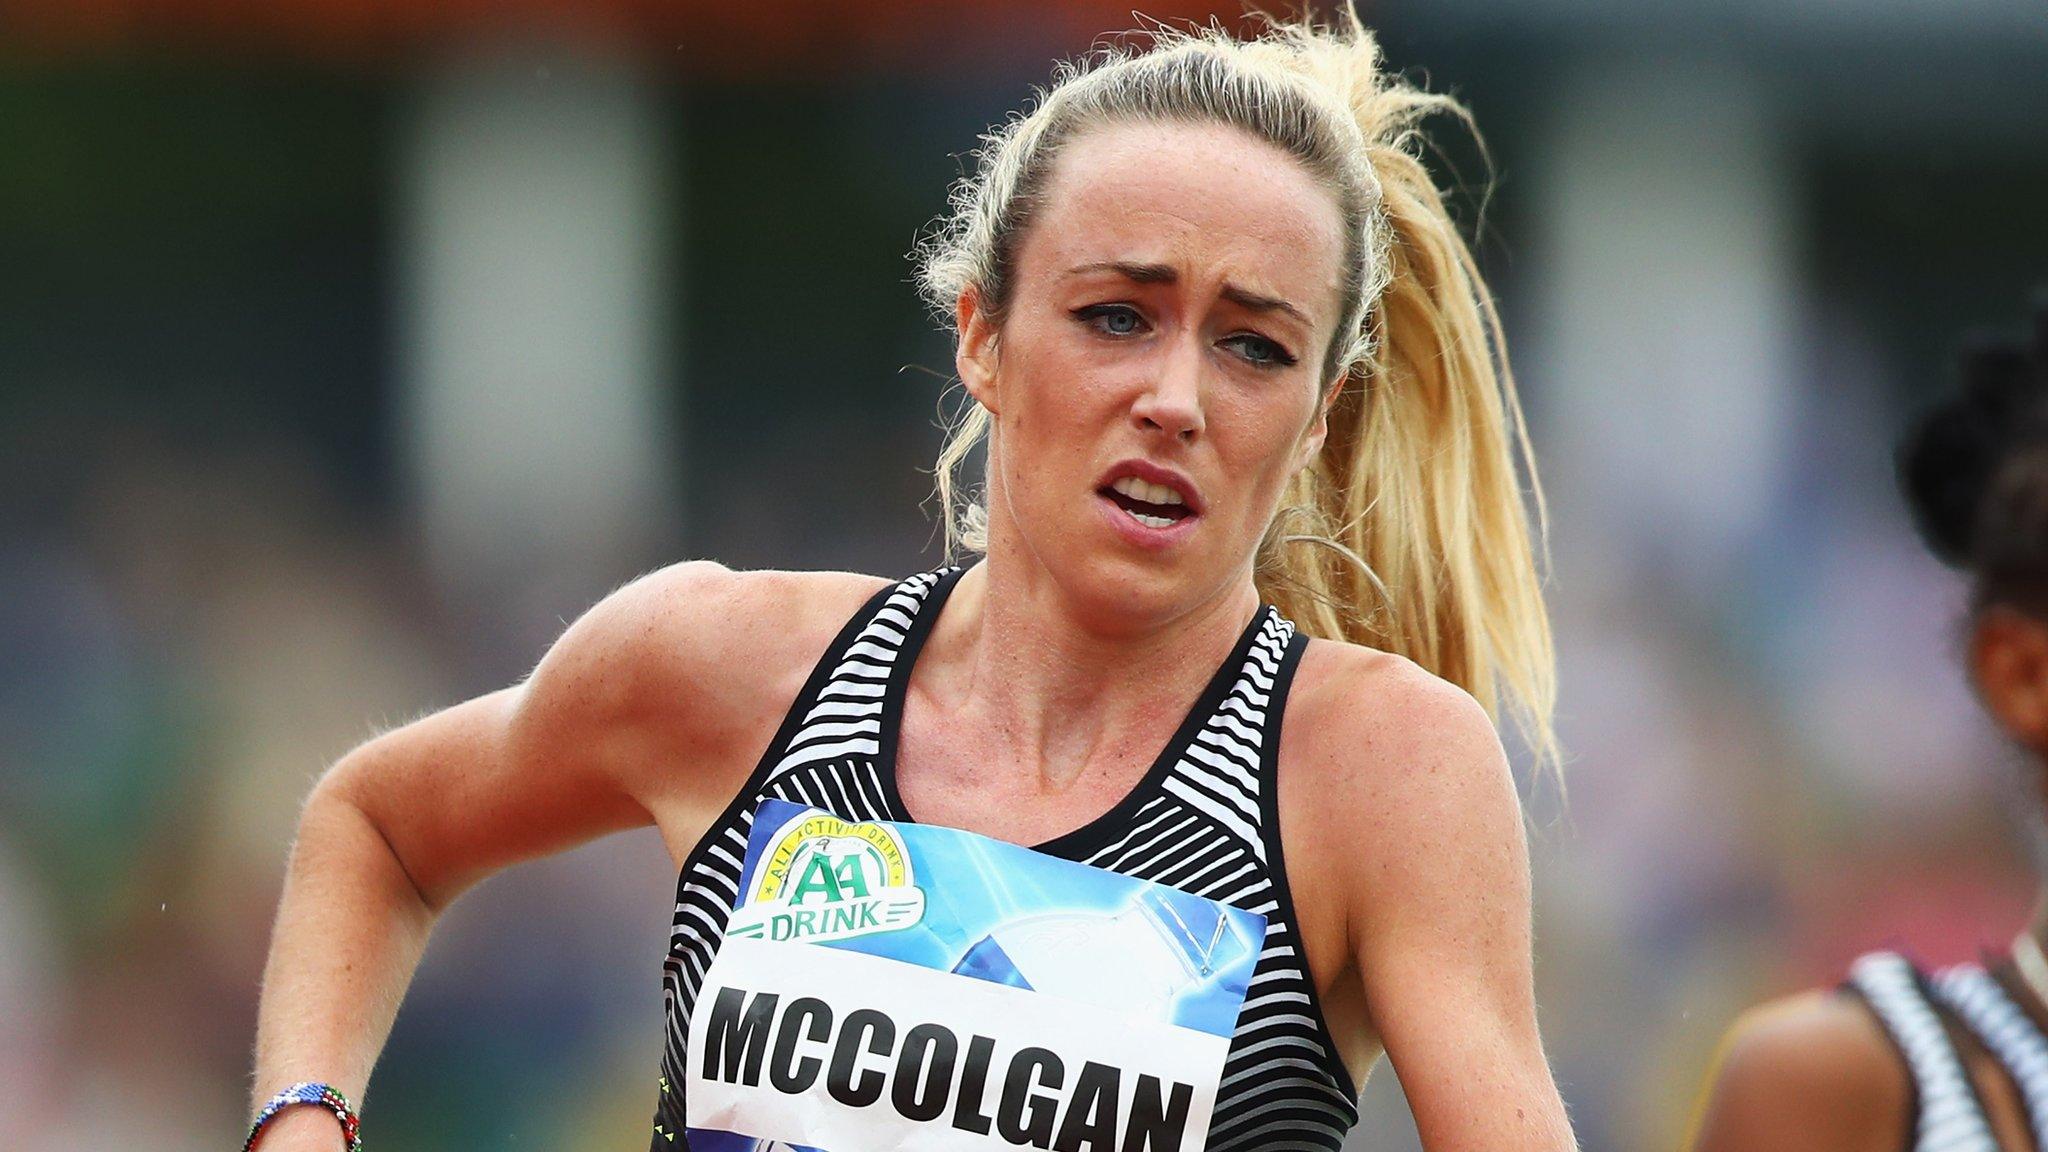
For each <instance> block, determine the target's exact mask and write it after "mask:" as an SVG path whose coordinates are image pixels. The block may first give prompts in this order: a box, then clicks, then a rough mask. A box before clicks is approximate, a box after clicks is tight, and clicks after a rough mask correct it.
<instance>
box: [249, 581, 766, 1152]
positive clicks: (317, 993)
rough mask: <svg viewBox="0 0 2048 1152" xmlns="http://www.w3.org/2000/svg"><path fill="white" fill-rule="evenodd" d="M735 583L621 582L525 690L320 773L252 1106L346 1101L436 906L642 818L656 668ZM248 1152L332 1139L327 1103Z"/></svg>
mask: <svg viewBox="0 0 2048 1152" xmlns="http://www.w3.org/2000/svg"><path fill="white" fill-rule="evenodd" d="M734 579H736V577H734V576H733V575H732V574H730V573H726V572H724V570H723V569H719V568H717V567H716V566H712V565H685V566H681V567H680V568H677V569H671V570H669V571H668V572H664V573H659V574H656V575H655V576H651V577H648V578H646V579H645V580H642V581H640V582H638V583H636V584H635V585H632V586H629V587H628V588H626V589H623V590H621V591H620V592H618V593H615V594H614V595H613V596H612V597H610V598H608V599H607V600H606V601H605V602H604V603H603V604H600V605H599V606H598V607H596V608H594V609H592V610H591V612H590V613H589V614H587V615H586V616H585V617H584V618H583V619H581V620H579V621H578V622H577V623H576V624H575V625H573V626H572V627H571V628H570V629H569V630H568V631H567V632H566V633H564V634H563V636H562V638H561V639H560V640H559V641H557V643H556V644H555V646H554V648H553V649H552V650H551V651H550V652H549V653H548V655H547V657H546V658H545V659H544V660H543V661H542V662H541V664H540V666H539V667H538V668H537V669H536V670H535V671H534V673H533V675H532V676H531V677H530V678H529V679H528V680H527V681H526V682H525V683H524V684H522V685H519V686H517V687H513V688H507V689H504V690H502V691H499V692H494V693H491V694H490V695H487V696H483V697H479V698H477V699H475V700H471V701H469V702H467V703H464V704H459V705H456V706H455V707H452V708H449V709H447V710H446V711H443V712H439V713H437V714H435V715H432V716H428V717H426V718H425V719H422V720H419V721H416V722H414V723H411V724H408V725H406V726H404V727H402V728H399V729H396V730H394V731H391V732H388V733H385V734H384V735H382V736H379V737H377V738H376V739H374V740H372V741H370V742H369V743H367V744H364V745H363V746H362V747H360V748H357V749H356V750H355V751H353V752H351V753H349V754H348V755H347V756H345V757H343V758H342V759H341V761H339V762H338V763H337V764H335V765H334V767H333V768H332V769H330V770H329V771H328V772H327V774H326V775H325V776H324V777H323V778H322V779H321V781H320V782H319V784H318V785H317V786H316V787H315V788H314V790H313V793H312V795H311V797H310V798H309V799H308V800H307V802H306V805H305V809H304V811H303V813H302V815H301V817H300V821H299V828H298V836H297V840H296V843H295V845H294V847H293V849H292V855H291V863H290V866H289V868H288V871H287V875H286V880H285V888H284V895H283V898H282V900H281V902H280V904H279V907H278V913H277V921H276V925H275V928H274V930H273V934H272V938H271V947H270V956H269V960H268V962H267V964H266V965H265V968H264V976H263V998H262V1004H261V1007H260V1010H259V1013H258V1021H257V1043H256V1071H255V1082H254V1085H253V1093H254V1097H255V1103H256V1104H258V1105H260V1104H261V1103H262V1102H263V1101H264V1100H266V1099H268V1098H269V1096H270V1095H271V1094H272V1093H274V1092H276V1091H278V1090H279V1089H281V1088H283V1087H284V1086H286V1085H288V1084H291V1083H293V1082H296V1081H300V1080H317V1081H324V1082H326V1083H330V1084H333V1085H334V1086H335V1087H337V1088H339V1089H341V1090H342V1091H343V1092H344V1093H346V1094H348V1095H349V1097H350V1098H351V1099H352V1100H355V1101H357V1102H358V1104H360V1101H361V1097H362V1094H363V1091H364V1089H365V1087H366V1085H367V1083H368V1080H369V1076H370V1069H371V1066H372V1065H373V1064H374V1063H375V1062H376V1058H377V1055H378V1053H379V1052H380V1051H381V1049H382V1048H383V1045H384V1041H385V1039H386V1037H387V1035H388V1034H389V1032H390V1030H391V1025H392V1021H393V1018H394V1016H395V1015H396V1013H397V1010H398V1004H399V1001H400V1000H401V999H402V998H403V996H404V994H405V989H406V987H407V985H408V984H409V983H410V982H411V979H412V975H413V972H414V970H415V968H416V967H417V965H418V963H419V960H420V956H421V953H422V951H423V950H424V948H425V946H426V941H427V936H428V933H429V930H430V929H431V927H432V925H433V923H434V921H435V919H436V918H437V916H438V915H439V914H440V912H441V910H442V909H444V908H446V907H447V906H448V904H449V903H450V902H451V901H453V900H454V899H455V898H456V896H457V895H459V894H460V893H461V892H462V891H464V890H465V889H467V888H468V887H470V886H471V885H473V884H475V883H476V882H477V881H478V880H481V879H482V878H484V877H485V876H487V875H489V874H490V873H492V872H495V871H497V870H499V869H501V868H504V867H506V866H507V865H510V864H513V863H516V862H518V861H521V860H527V859H532V858H535V857H538V856H543V855H547V854H549V853H553V852H559V851H563V850H565V849H568V848H570V847H573V846H575V845H577V844H580V843H583V842H585V841H588V840H591V839H593V838H595V837H597V836H600V835H603V834H605V833H608V832H613V831H617V830H621V829H625V828H631V827H636V826H642V825H645V824H647V823H649V822H650V820H651V816H650V813H649V809H648V807H647V806H646V804H645V802H644V796H643V795H642V793H643V792H644V790H645V789H644V784H643V782H642V781H641V780H640V779H639V778H638V776H636V769H637V770H638V771H641V772H644V768H642V767H639V766H643V765H646V764H649V763H664V762H666V763H673V762H674V761H673V760H670V759H667V758H666V757H665V756H664V753H665V752H668V751H672V750H673V749H672V748H670V747H668V746H671V745H673V744H674V743H675V742H676V741H677V740H678V734H679V733H681V734H685V735H686V734H687V732H688V729H689V725H688V723H687V720H688V717H687V716H681V715H675V714H673V713H672V711H671V710H672V709H674V708H675V707H677V705H676V704H675V703H674V702H676V701H679V700H681V699H683V698H684V695H685V694H684V693H682V692H680V691H671V690H669V689H670V688H672V687H674V686H673V685H671V684H668V683H666V681H668V680H669V679H670V678H671V677H672V676H673V675H674V674H675V673H676V669H675V668H674V667H672V666H671V665H669V664H665V663H663V661H664V660H667V659H672V656H671V655H670V653H672V652H673V651H674V650H675V648H676V647H677V645H676V644H672V643H670V641H675V640H678V639H679V638H682V639H687V634H688V632H689V625H690V617H691V615H692V614H693V612H699V609H700V608H701V609H702V610H704V611H708V610H711V609H716V608H718V607H720V606H721V605H720V604H719V600H720V598H721V593H722V590H723V585H724V584H726V583H729V582H731V581H732V580H734ZM693 606H699V607H698V608H693ZM700 614H701V612H700ZM678 617H680V618H678ZM651 640H652V641H656V642H654V643H650V641H651ZM261 1146H262V1148H263V1150H264V1152H314V1150H319V1152H331V1150H334V1149H339V1148H340V1147H341V1146H342V1144H341V1137H340V1130H339V1127H338V1126H337V1125H336V1124H335V1123H334V1120H333V1118H332V1117H331V1116H327V1115H324V1114H322V1113H320V1112H319V1111H318V1110H316V1109H311V1108H295V1109H291V1110H289V1111H288V1112H287V1113H286V1114H285V1115H283V1116H281V1117H279V1118H278V1119H277V1120H276V1121H274V1122H273V1123H272V1125H271V1126H270V1127H269V1128H268V1129H267V1130H266V1132H265V1135H264V1138H263V1141H262V1145H261Z"/></svg>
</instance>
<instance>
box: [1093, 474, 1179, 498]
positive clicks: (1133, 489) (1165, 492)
mask: <svg viewBox="0 0 2048 1152" xmlns="http://www.w3.org/2000/svg"><path fill="white" fill-rule="evenodd" d="M1110 487H1111V488H1113V489H1115V490H1116V491H1118V492H1121V493H1123V494H1124V495H1126V496H1129V497H1130V498H1131V499H1133V500H1143V501H1144V502H1145V503H1147V504H1185V503H1187V501H1186V500H1183V499H1182V498H1181V494H1180V493H1178V492H1176V491H1174V490H1173V489H1171V488H1169V487H1167V486H1166V485H1164V484H1150V483H1147V482H1145V481H1143V480H1140V479H1138V478H1137V477H1136V476H1126V477H1124V478H1123V479H1121V480H1118V481H1117V482H1116V483H1114V484H1112V485H1110Z"/></svg>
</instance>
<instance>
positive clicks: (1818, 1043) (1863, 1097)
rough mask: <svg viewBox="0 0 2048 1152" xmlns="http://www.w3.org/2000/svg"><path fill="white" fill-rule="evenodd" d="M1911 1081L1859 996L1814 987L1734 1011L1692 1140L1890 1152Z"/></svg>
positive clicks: (1704, 1151) (1708, 1151)
mask: <svg viewBox="0 0 2048 1152" xmlns="http://www.w3.org/2000/svg"><path fill="white" fill-rule="evenodd" d="M1911 1095H1912V1086H1911V1083H1910V1082H1909V1080H1908V1079H1907V1075H1906V1069H1905V1066H1904V1065H1903V1064H1902V1063H1901V1061H1900V1060H1899V1058H1898V1056H1897V1054H1896V1053H1895V1052H1894V1050H1893V1048H1892V1046H1891V1042H1890V1040H1889V1039H1887V1038H1886V1036H1885V1034H1884V1031H1883V1028H1882V1027H1881V1026H1880V1025H1879V1024H1878V1022H1877V1020H1876V1019H1875V1018H1874V1017H1873V1016H1872V1015H1871V1014H1870V1011H1869V1009H1867V1008H1865V1007H1864V1006H1863V1004H1862V1002H1861V1001H1859V1000H1857V999H1855V998H1853V997H1851V996H1848V995H1845V994H1842V993H1838V992H1831V991H1812V992H1804V993H1801V994H1799V995H1796V996H1790V997H1787V998H1785V999H1783V1000H1777V1001H1773V1002H1771V1003H1768V1004H1765V1005H1762V1006H1760V1007H1757V1008H1753V1009H1751V1010H1749V1011H1748V1012H1745V1013H1744V1014H1743V1015H1742V1016H1741V1017H1739V1018H1738V1019H1737V1020H1736V1021H1735V1023H1734V1025H1733V1026H1731V1027H1730V1028H1729V1030H1728V1034H1727V1036H1726V1038H1725V1039H1723V1040H1722V1042H1721V1050H1720V1053H1719V1055H1718V1056H1717V1058H1716V1060H1715V1067H1714V1070H1713V1072H1712V1073H1711V1075H1710V1077H1709V1080H1708V1087H1707V1089H1706V1095H1705V1097H1704V1098H1703V1099H1702V1101H1701V1105H1700V1115H1699V1122H1698V1125H1697V1135H1696V1138H1695V1140H1694V1144H1693V1147H1694V1148H1695V1149H1698V1150H1700V1152H1713V1150H1719V1149H1735V1148H1744V1149H1751V1148H1753V1149H1760V1150H1763V1152H1774V1150H1780V1149H1786V1150H1791V1149H1797V1150H1801V1152H1805V1150H1813V1152H1837V1150H1839V1152H1866V1150H1868V1152H1893V1150H1894V1149H1897V1148H1899V1147H1902V1146H1903V1143H1904V1141H1905V1138H1906V1126H1907V1124H1908V1122H1909V1116H1908V1113H1909V1112H1910V1109H1911Z"/></svg>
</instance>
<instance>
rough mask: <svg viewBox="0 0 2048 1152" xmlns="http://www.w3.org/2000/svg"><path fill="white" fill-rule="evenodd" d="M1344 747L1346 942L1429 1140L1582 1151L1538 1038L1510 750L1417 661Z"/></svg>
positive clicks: (1462, 698)
mask: <svg viewBox="0 0 2048 1152" xmlns="http://www.w3.org/2000/svg"><path fill="white" fill-rule="evenodd" d="M1387 681H1388V678H1387V677H1385V676H1382V677H1381V683H1380V684H1379V685H1378V686H1377V688H1376V690H1375V695H1376V698H1377V699H1379V700H1381V701H1383V702H1387V703H1390V704H1391V708H1389V709H1385V710H1379V715H1380V717H1381V718H1380V719H1378V720H1374V721H1371V722H1369V723H1367V722H1361V723H1360V725H1358V727H1359V728H1361V729H1369V730H1365V731H1358V732H1354V733H1353V737H1354V739H1355V740H1356V743H1355V744H1353V745H1352V747H1351V749H1350V751H1349V752H1348V753H1345V755H1348V756H1349V757H1350V758H1352V760H1353V761H1354V762H1356V763H1359V764H1362V765H1363V766H1362V767H1360V768H1358V769H1356V770H1355V775H1354V777H1353V782H1352V784H1351V785H1350V787H1349V788H1348V789H1347V790H1348V791H1349V792H1350V801H1351V803H1352V804H1354V805H1356V807H1355V808H1353V809H1352V810H1353V811H1356V812H1358V813H1360V814H1361V815H1362V819H1363V820H1364V822H1365V827H1364V829H1363V835H1361V836H1360V837H1358V844H1357V847H1356V849H1355V850H1354V851H1355V861H1356V867H1357V868H1358V872H1357V873H1356V874H1355V875H1354V877H1353V881H1352V885H1351V891H1352V892H1353V893H1354V894H1355V899H1356V901H1357V903H1356V905H1355V907H1356V908H1357V912H1356V913H1355V914H1354V916H1353V918H1352V925H1353V927H1352V932H1353V939H1352V949H1353V956H1354V957H1355V963H1356V964H1357V967H1358V971H1359V974H1360V976H1361V978H1362V979H1363V982H1364V986H1365V993H1366V1002H1367V1007H1368V1011H1369V1013H1370V1015H1371V1019H1372V1023H1373V1026H1374V1027H1375V1028H1376V1029H1377V1031H1378V1032H1379V1034H1380V1038H1381V1039H1382V1040H1383V1041H1384V1043H1385V1044H1386V1048H1387V1054H1388V1056H1389V1058H1391V1059H1392V1061H1393V1063H1394V1067H1395V1070H1396V1071H1397V1072H1398V1073H1399V1074H1400V1077H1401V1086H1402V1088H1403V1089H1404V1090H1405V1091H1406V1093H1407V1095H1408V1102H1409V1105H1410V1107H1411V1108H1412V1109H1413V1111H1414V1114H1415V1122H1416V1128H1417V1130H1418V1132H1419V1133H1420V1135H1421V1136H1422V1143H1423V1146H1424V1147H1426V1148H1429V1149H1431V1150H1432V1152H1435V1150H1439V1149H1442V1150H1450V1149H1459V1150H1462V1149H1470V1148H1484V1149H1489V1150H1494V1152H1509V1150H1514V1152H1563V1150H1566V1149H1571V1148H1574V1147H1576V1144H1575V1142H1574V1140H1573V1138H1572V1131H1571V1125H1570V1122H1569V1121H1568V1120H1567V1119H1566V1116H1565V1110H1564V1104H1563V1101H1562V1100H1561V1099H1560V1097H1559V1095H1558V1091H1557V1085H1556V1083H1555V1082H1554V1081H1553V1079H1552V1077H1551V1073H1550V1065H1549V1063H1548V1061H1547V1060H1546V1059H1545V1058H1544V1054H1543V1045H1542V1040H1541V1038H1540V1037H1539V1036H1538V1034H1537V1027H1536V1001H1535V990H1534V978H1533V964H1532V960H1531V955H1530V953H1531V928H1530V919H1531V917H1530V881H1529V854H1528V846H1527V842H1526V840H1525V838H1524V835H1523V829H1522V810H1521V804H1520V801H1519V799H1518V798H1517V796H1516V794H1515V789H1514V782H1513V779H1512V777H1511V776H1510V774H1509V772H1508V767H1507V761H1506V757H1505V756H1504V755H1503V754H1502V752H1501V748H1500V743H1499V740H1498V739H1497V738H1496V737H1495V735H1494V732H1493V726H1492V724H1491V722H1490V721H1489V720H1488V719H1487V717H1486V714H1485V713H1484V712H1483V711H1482V710H1481V709H1480V708H1479V706H1478V704H1477V703H1476V702H1474V701H1473V700H1472V699H1471V697H1469V696H1467V695H1465V694H1464V693H1463V692H1461V691H1459V690H1457V689H1456V688H1453V687H1451V686H1450V685H1448V684H1445V683H1443V682H1442V681H1438V680H1436V679H1435V678H1433V677H1429V676H1427V675H1426V674H1424V673H1422V672H1421V671H1420V670H1419V669H1414V668H1413V667H1412V666H1405V667H1404V669H1403V670H1402V671H1400V672H1398V673H1397V674H1395V675H1394V676H1393V677H1392V678H1391V681H1392V682H1391V683H1390V682H1387Z"/></svg>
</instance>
